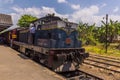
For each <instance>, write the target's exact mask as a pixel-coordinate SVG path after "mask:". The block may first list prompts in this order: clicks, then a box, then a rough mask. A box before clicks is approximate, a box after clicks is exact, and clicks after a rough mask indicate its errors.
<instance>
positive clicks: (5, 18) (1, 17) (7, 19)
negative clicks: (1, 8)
mask: <svg viewBox="0 0 120 80" xmlns="http://www.w3.org/2000/svg"><path fill="white" fill-rule="evenodd" d="M12 25H13V23H12V18H11V16H10V15H6V14H0V31H2V30H4V29H6V28H9V27H10V26H12Z"/></svg>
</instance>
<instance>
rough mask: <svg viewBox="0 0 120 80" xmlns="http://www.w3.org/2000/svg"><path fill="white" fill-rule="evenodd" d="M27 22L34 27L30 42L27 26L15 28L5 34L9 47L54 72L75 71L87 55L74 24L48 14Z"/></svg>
mask: <svg viewBox="0 0 120 80" xmlns="http://www.w3.org/2000/svg"><path fill="white" fill-rule="evenodd" d="M31 23H32V24H34V26H35V28H36V30H35V34H34V38H33V39H34V42H33V43H32V41H31V36H30V31H29V28H28V27H24V28H23V27H21V28H17V29H14V30H11V31H10V33H11V34H10V33H9V34H10V36H11V37H12V39H11V41H10V44H11V45H12V48H14V49H16V50H18V51H20V52H21V53H23V54H24V55H26V56H28V57H30V58H31V59H37V60H38V61H39V62H40V63H42V64H44V65H45V66H47V67H48V68H50V69H52V70H53V71H55V72H70V71H75V70H78V69H79V68H80V67H79V66H80V65H81V64H82V63H83V61H84V60H85V58H87V57H88V56H89V53H87V52H86V51H85V49H84V48H82V41H80V40H79V39H78V36H79V33H78V31H77V26H78V24H76V23H73V22H70V21H66V20H64V19H61V18H60V17H58V16H52V15H48V16H45V17H42V18H39V19H37V20H35V21H33V22H31ZM33 39H32V40H33Z"/></svg>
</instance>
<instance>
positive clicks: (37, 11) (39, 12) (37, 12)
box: [11, 6, 68, 24]
mask: <svg viewBox="0 0 120 80" xmlns="http://www.w3.org/2000/svg"><path fill="white" fill-rule="evenodd" d="M12 9H13V10H14V11H15V13H11V15H12V18H13V23H14V24H17V21H18V19H19V18H20V17H21V15H23V14H31V15H33V16H36V17H38V18H40V17H43V16H45V15H46V14H48V13H50V14H51V13H55V15H56V16H59V17H65V18H67V17H68V15H67V14H64V15H62V14H59V13H57V12H56V11H55V9H54V8H50V7H45V6H43V7H42V8H36V7H30V8H21V7H12Z"/></svg>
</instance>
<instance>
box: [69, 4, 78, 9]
mask: <svg viewBox="0 0 120 80" xmlns="http://www.w3.org/2000/svg"><path fill="white" fill-rule="evenodd" d="M71 8H72V9H75V10H78V9H80V5H75V4H71Z"/></svg>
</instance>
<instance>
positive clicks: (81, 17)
mask: <svg viewBox="0 0 120 80" xmlns="http://www.w3.org/2000/svg"><path fill="white" fill-rule="evenodd" d="M97 13H99V8H98V7H97V6H95V5H93V6H90V7H88V8H83V9H80V10H77V11H75V12H74V13H73V14H71V19H72V20H74V21H77V22H79V21H83V22H86V23H87V22H88V23H94V22H95V21H93V18H94V15H95V14H97Z"/></svg>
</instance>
